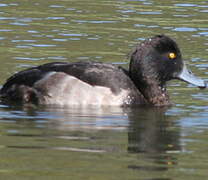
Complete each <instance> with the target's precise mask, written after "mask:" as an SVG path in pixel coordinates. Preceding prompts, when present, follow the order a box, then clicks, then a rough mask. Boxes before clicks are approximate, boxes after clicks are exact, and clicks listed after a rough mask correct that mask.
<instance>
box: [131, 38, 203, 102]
mask: <svg viewBox="0 0 208 180" xmlns="http://www.w3.org/2000/svg"><path fill="white" fill-rule="evenodd" d="M129 72H130V77H131V79H132V80H133V81H134V83H135V84H136V86H137V88H138V89H139V90H140V92H141V93H142V94H143V95H144V97H145V98H146V99H147V101H148V102H149V103H151V104H153V105H167V104H170V102H169V97H168V94H167V92H166V88H165V87H166V82H167V81H169V80H171V79H179V80H182V81H185V82H188V83H191V84H194V85H196V86H198V87H199V88H205V87H206V83H205V81H203V80H202V79H200V78H197V77H196V76H194V75H193V74H192V73H191V71H189V70H188V69H187V67H186V65H185V64H184V62H183V60H182V55H181V52H180V49H179V47H178V45H177V44H176V42H175V41H174V40H172V39H171V38H170V37H168V36H165V35H157V36H154V37H153V38H150V39H147V40H145V41H144V42H142V43H141V44H139V45H137V47H136V48H135V50H134V51H133V52H132V54H131V60H130V67H129Z"/></svg>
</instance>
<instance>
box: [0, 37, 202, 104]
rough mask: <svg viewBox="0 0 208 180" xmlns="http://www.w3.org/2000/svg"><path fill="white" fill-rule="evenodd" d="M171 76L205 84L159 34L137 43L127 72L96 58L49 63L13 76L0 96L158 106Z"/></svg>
mask: <svg viewBox="0 0 208 180" xmlns="http://www.w3.org/2000/svg"><path fill="white" fill-rule="evenodd" d="M171 79H181V80H183V81H186V82H189V83H192V84H195V85H196V86H198V87H206V83H205V82H204V81H203V80H201V79H199V78H196V77H195V76H193V74H192V73H190V72H189V71H188V70H187V69H186V66H185V65H184V63H183V61H182V57H181V53H180V50H179V48H178V46H177V44H176V43H175V41H173V40H172V39H171V38H169V37H167V36H165V35H158V36H155V37H153V38H151V39H148V40H146V41H144V42H142V43H141V44H139V45H137V47H136V48H135V50H134V51H133V52H132V54H131V60H130V66H129V70H125V69H123V68H121V67H117V66H114V65H111V64H105V63H98V62H76V63H67V62H55V63H48V64H44V65H41V66H37V67H33V68H30V69H27V70H24V71H21V72H18V73H16V74H14V75H13V76H11V77H10V78H9V79H8V80H7V81H6V83H5V84H4V85H3V87H2V89H1V90H0V97H1V99H2V100H3V101H7V102H8V101H9V102H21V103H34V104H59V105H96V106H97V105H116V106H126V105H127V106H128V105H135V104H137V105H139V104H151V105H155V106H161V105H168V104H170V101H169V96H168V94H167V92H166V88H165V86H166V82H167V81H169V80H171Z"/></svg>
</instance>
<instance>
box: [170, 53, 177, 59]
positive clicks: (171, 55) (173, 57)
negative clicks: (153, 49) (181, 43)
mask: <svg viewBox="0 0 208 180" xmlns="http://www.w3.org/2000/svg"><path fill="white" fill-rule="evenodd" d="M168 57H169V58H170V59H175V58H176V54H175V53H169V54H168Z"/></svg>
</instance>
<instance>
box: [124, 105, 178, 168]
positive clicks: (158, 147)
mask: <svg viewBox="0 0 208 180" xmlns="http://www.w3.org/2000/svg"><path fill="white" fill-rule="evenodd" d="M165 111H166V110H165V109H162V108H138V109H132V111H131V113H129V116H128V117H129V121H130V125H129V128H128V129H129V131H128V152H129V153H138V155H139V154H144V155H145V157H147V159H152V160H153V161H154V164H157V165H163V166H162V167H161V166H159V167H158V166H143V165H141V164H140V165H129V166H128V167H129V168H130V169H134V170H143V171H144V170H145V171H166V170H168V166H169V165H173V164H177V159H176V158H175V157H174V153H176V152H178V151H180V149H181V147H180V142H179V141H180V131H179V129H178V128H174V127H176V124H175V122H174V121H173V119H172V118H173V117H169V116H168V115H166V114H165Z"/></svg>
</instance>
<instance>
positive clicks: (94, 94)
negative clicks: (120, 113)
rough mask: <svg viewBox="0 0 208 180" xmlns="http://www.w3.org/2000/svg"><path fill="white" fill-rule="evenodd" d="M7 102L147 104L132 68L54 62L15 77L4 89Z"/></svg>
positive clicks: (2, 95)
mask: <svg viewBox="0 0 208 180" xmlns="http://www.w3.org/2000/svg"><path fill="white" fill-rule="evenodd" d="M0 94H1V97H2V98H3V99H6V100H7V101H13V102H22V103H36V104H59V105H96V106H97V105H98V106H100V105H116V106H125V105H130V104H144V103H145V99H144V97H143V96H142V94H141V93H140V92H139V91H138V89H137V88H136V86H135V85H134V83H133V82H132V80H131V78H130V77H129V75H128V71H126V70H125V69H123V68H121V67H116V66H114V65H111V64H104V63H98V62H76V63H67V62H54V63H48V64H44V65H41V66H37V67H33V68H30V69H27V70H24V71H21V72H19V73H17V74H15V75H13V76H11V77H10V78H9V79H8V80H7V82H6V83H5V84H4V86H3V87H2V89H1V92H0Z"/></svg>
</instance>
